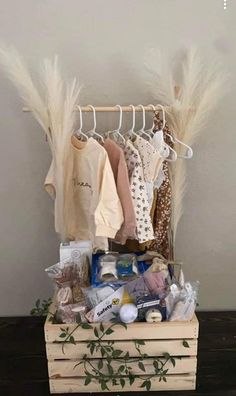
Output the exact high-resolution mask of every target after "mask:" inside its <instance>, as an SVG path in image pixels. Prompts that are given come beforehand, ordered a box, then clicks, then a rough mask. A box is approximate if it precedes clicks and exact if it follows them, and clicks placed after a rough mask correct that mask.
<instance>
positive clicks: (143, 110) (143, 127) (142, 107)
mask: <svg viewBox="0 0 236 396" xmlns="http://www.w3.org/2000/svg"><path fill="white" fill-rule="evenodd" d="M138 107H141V109H142V112H143V126H142V129H141V130H142V131H143V130H144V129H145V122H146V121H145V108H144V106H143V105H141V104H139V105H138Z"/></svg>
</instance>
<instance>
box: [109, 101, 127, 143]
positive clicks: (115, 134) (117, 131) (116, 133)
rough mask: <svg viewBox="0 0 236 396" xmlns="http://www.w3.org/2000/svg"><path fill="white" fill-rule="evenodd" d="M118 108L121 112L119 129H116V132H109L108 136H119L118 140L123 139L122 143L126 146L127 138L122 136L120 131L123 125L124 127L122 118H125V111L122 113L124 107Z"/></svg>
mask: <svg viewBox="0 0 236 396" xmlns="http://www.w3.org/2000/svg"><path fill="white" fill-rule="evenodd" d="M116 107H118V108H119V110H120V118H119V125H118V128H117V129H115V130H114V131H109V132H108V133H107V135H108V136H109V137H110V135H111V134H112V135H113V134H114V136H117V137H118V138H120V139H121V141H122V143H123V144H125V138H124V137H123V136H122V134H121V133H120V129H121V125H122V116H123V111H122V107H121V106H120V105H116Z"/></svg>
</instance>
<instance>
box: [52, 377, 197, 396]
mask: <svg viewBox="0 0 236 396" xmlns="http://www.w3.org/2000/svg"><path fill="white" fill-rule="evenodd" d="M144 379H145V376H143V379H136V380H135V382H134V383H133V384H132V386H129V385H128V383H127V385H126V386H125V387H124V388H122V387H121V386H120V385H117V386H111V388H110V392H122V391H123V392H127V391H129V392H141V391H142V390H144V389H143V388H140V386H141V384H142V383H143V381H144ZM166 379H167V382H163V381H161V382H159V378H158V377H153V378H152V387H151V390H152V391H162V390H191V389H195V386H196V376H195V375H193V374H178V375H167V376H166ZM49 383H50V391H51V393H77V392H81V393H82V392H99V391H101V388H100V385H99V384H98V383H97V381H92V382H91V383H90V384H89V385H84V378H58V379H50V381H49ZM103 392H104V391H103ZM105 392H106V391H105Z"/></svg>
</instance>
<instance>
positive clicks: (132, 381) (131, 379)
mask: <svg viewBox="0 0 236 396" xmlns="http://www.w3.org/2000/svg"><path fill="white" fill-rule="evenodd" d="M134 381H135V377H132V376H130V377H129V384H130V385H132V384H133V383H134Z"/></svg>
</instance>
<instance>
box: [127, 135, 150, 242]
mask: <svg viewBox="0 0 236 396" xmlns="http://www.w3.org/2000/svg"><path fill="white" fill-rule="evenodd" d="M124 155H125V160H126V164H127V168H128V174H129V183H130V189H131V196H132V200H133V205H134V210H135V215H136V223H137V239H138V241H139V242H140V243H143V242H146V241H150V240H152V239H153V238H154V235H153V227H152V222H151V218H150V208H149V202H148V195H147V190H146V184H145V181H144V175H143V166H142V161H141V158H140V155H139V152H138V150H136V148H135V147H134V146H133V144H132V143H131V141H130V140H127V142H126V146H125V148H124Z"/></svg>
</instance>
